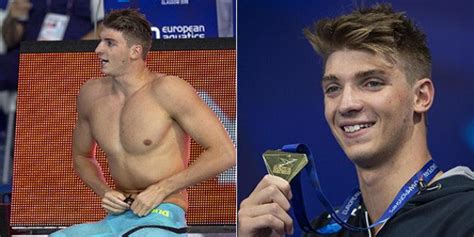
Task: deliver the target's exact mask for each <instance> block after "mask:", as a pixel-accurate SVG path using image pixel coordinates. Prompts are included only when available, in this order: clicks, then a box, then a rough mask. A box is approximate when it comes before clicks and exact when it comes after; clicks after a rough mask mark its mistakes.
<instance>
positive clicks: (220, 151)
mask: <svg viewBox="0 0 474 237" xmlns="http://www.w3.org/2000/svg"><path fill="white" fill-rule="evenodd" d="M153 87H154V89H155V95H156V96H157V99H158V102H159V103H160V105H161V106H163V107H164V108H165V110H166V111H168V113H169V114H170V116H171V117H172V118H173V119H174V120H175V121H176V122H177V123H178V124H179V125H180V127H181V128H182V129H183V130H184V131H185V132H186V133H187V134H189V135H190V136H191V137H192V138H193V139H194V140H195V141H196V142H197V143H198V144H200V145H201V146H202V147H203V148H204V152H203V153H202V154H201V155H200V156H199V157H198V159H197V160H196V161H195V162H194V163H193V164H192V165H191V166H190V167H188V168H187V169H185V170H183V171H181V172H179V173H176V174H174V175H172V176H171V177H169V178H166V179H164V180H162V181H160V182H159V183H157V184H155V185H152V186H151V187H149V188H147V190H145V192H142V193H141V194H140V195H138V196H137V198H136V199H135V202H134V203H133V204H132V207H131V208H132V210H134V212H135V213H136V214H137V215H146V214H147V213H148V212H149V211H150V210H151V209H152V208H153V207H154V206H156V205H157V204H159V203H160V202H161V201H162V200H163V199H165V198H166V197H167V196H168V195H170V194H172V193H174V192H176V191H178V190H182V189H184V188H186V187H189V186H192V185H195V184H197V183H199V182H201V181H203V180H206V179H209V178H211V177H215V176H216V175H218V174H219V173H221V172H223V171H225V170H227V169H229V168H231V167H232V166H234V165H235V162H236V154H235V148H234V145H233V143H232V141H231V140H230V138H229V136H228V134H227V132H226V131H225V129H224V127H223V126H222V124H221V122H220V121H219V119H218V118H217V117H216V115H215V114H214V112H213V111H212V110H211V109H210V108H209V107H208V106H207V105H206V104H205V103H204V102H203V101H202V100H201V98H200V97H199V96H198V95H197V94H196V91H195V90H194V89H193V88H192V87H191V86H190V85H189V84H188V83H187V82H185V81H183V80H181V79H179V78H177V77H170V76H168V77H166V78H162V79H160V80H158V82H155V83H154V85H153ZM156 196H158V197H156Z"/></svg>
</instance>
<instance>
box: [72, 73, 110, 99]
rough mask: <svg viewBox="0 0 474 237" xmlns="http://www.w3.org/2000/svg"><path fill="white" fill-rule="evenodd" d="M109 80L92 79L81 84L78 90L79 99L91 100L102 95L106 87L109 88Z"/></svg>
mask: <svg viewBox="0 0 474 237" xmlns="http://www.w3.org/2000/svg"><path fill="white" fill-rule="evenodd" d="M109 85H110V79H109V78H106V77H105V78H92V79H89V80H87V81H86V82H84V84H82V86H81V89H80V90H79V96H80V97H86V98H91V97H92V98H91V99H93V98H94V97H95V96H99V95H100V94H103V93H104V91H105V89H106V88H107V87H110V86H109Z"/></svg>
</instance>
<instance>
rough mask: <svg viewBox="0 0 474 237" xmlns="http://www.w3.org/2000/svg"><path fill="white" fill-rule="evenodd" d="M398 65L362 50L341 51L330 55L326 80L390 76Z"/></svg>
mask: <svg viewBox="0 0 474 237" xmlns="http://www.w3.org/2000/svg"><path fill="white" fill-rule="evenodd" d="M396 69H398V64H397V63H394V62H391V61H389V60H388V59H387V58H386V57H385V56H383V55H378V54H374V53H370V52H366V51H361V50H340V51H336V52H334V53H332V54H331V55H329V57H328V58H327V60H326V62H325V66H324V74H323V75H324V76H323V78H322V79H323V80H324V79H326V80H327V79H331V78H332V79H334V77H336V78H337V77H338V75H339V76H342V75H344V76H351V77H361V76H367V75H369V74H370V75H373V74H389V73H390V72H391V71H393V70H396Z"/></svg>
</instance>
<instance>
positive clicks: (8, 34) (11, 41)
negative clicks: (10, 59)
mask: <svg viewBox="0 0 474 237" xmlns="http://www.w3.org/2000/svg"><path fill="white" fill-rule="evenodd" d="M31 7H32V4H31V2H30V1H29V0H17V1H12V2H11V3H10V8H9V11H8V15H7V17H6V18H5V20H4V22H3V26H2V27H3V28H2V31H1V32H2V34H3V39H4V40H5V44H6V46H7V48H11V47H13V46H15V45H17V44H18V43H20V40H21V38H22V37H23V33H24V31H25V29H24V26H23V24H22V23H20V22H19V21H18V20H19V19H26V18H28V12H29V11H30V9H31Z"/></svg>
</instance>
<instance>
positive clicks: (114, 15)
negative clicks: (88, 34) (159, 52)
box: [103, 9, 152, 59]
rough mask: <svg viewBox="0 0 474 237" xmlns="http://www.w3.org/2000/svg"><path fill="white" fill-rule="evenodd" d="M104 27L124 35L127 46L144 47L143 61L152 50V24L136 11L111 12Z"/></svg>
mask: <svg viewBox="0 0 474 237" xmlns="http://www.w3.org/2000/svg"><path fill="white" fill-rule="evenodd" d="M103 24H104V27H106V28H110V29H114V30H117V31H120V32H122V33H123V35H124V37H125V39H126V40H127V44H128V45H129V46H130V45H132V44H137V43H138V44H140V45H142V47H143V54H142V57H143V59H145V58H146V55H147V54H148V51H149V50H150V48H151V42H152V32H151V25H150V22H148V21H147V19H146V18H145V16H144V15H143V14H141V13H140V12H138V10H136V9H122V10H114V11H111V12H110V13H109V14H108V15H107V16H106V17H105V19H104V21H103Z"/></svg>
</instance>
